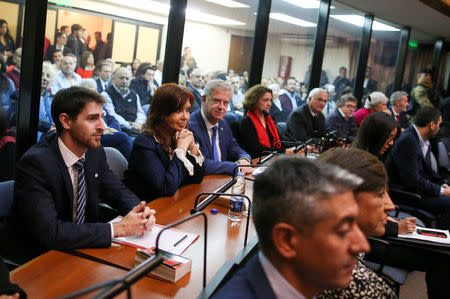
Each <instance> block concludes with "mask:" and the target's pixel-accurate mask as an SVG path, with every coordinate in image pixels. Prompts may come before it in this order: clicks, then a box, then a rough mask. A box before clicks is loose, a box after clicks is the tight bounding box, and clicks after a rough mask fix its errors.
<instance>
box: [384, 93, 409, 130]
mask: <svg viewBox="0 0 450 299" xmlns="http://www.w3.org/2000/svg"><path fill="white" fill-rule="evenodd" d="M389 101H390V103H391V107H389V110H391V112H392V116H393V117H394V119H395V120H396V121H397V123H398V125H399V126H400V128H402V129H406V128H407V127H409V122H408V118H407V117H406V110H407V109H408V107H409V100H408V94H407V93H406V92H404V91H396V92H394V93H393V94H392V95H391V98H390V99H389Z"/></svg>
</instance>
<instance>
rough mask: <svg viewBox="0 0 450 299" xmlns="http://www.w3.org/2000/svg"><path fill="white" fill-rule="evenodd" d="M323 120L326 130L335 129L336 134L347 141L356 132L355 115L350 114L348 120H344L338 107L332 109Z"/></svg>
mask: <svg viewBox="0 0 450 299" xmlns="http://www.w3.org/2000/svg"><path fill="white" fill-rule="evenodd" d="M325 122H326V125H327V129H328V130H337V131H338V132H337V135H338V136H339V137H344V138H346V139H347V142H349V143H350V142H352V141H353V139H354V138H355V136H356V134H357V133H358V127H357V126H356V120H355V117H354V116H352V117H350V118H349V120H348V121H347V120H345V118H344V117H343V116H342V115H341V113H340V112H339V110H338V108H336V109H334V111H333V112H331V113H330V114H329V115H328V116H327V118H326V119H325Z"/></svg>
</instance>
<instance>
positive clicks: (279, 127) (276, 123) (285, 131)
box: [262, 110, 301, 143]
mask: <svg viewBox="0 0 450 299" xmlns="http://www.w3.org/2000/svg"><path fill="white" fill-rule="evenodd" d="M262 114H263V115H264V116H265V117H267V116H269V115H270V113H269V112H267V111H266V110H263V111H262ZM272 120H273V122H274V123H275V126H277V129H279V130H281V131H283V133H284V134H285V136H289V138H291V139H292V140H294V142H297V143H301V141H299V140H297V139H295V138H294V136H292V135H291V134H289V132H288V131H287V130H285V129H284V128H282V127H281V126H280V125H279V124H278V122H277V121H276V120H274V119H273V118H272Z"/></svg>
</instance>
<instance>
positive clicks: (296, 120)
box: [286, 104, 326, 141]
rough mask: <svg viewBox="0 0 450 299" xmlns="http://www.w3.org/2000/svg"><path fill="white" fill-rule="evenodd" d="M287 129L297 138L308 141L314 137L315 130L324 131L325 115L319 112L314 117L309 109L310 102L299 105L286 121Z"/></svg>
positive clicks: (297, 139)
mask: <svg viewBox="0 0 450 299" xmlns="http://www.w3.org/2000/svg"><path fill="white" fill-rule="evenodd" d="M286 127H287V130H288V132H289V134H291V135H292V136H293V137H294V138H295V139H296V140H293V141H306V140H308V139H309V138H311V137H313V133H314V131H319V132H324V131H325V130H326V129H325V117H324V116H323V114H322V113H317V115H316V117H313V116H312V114H311V112H310V111H309V106H308V104H305V105H303V106H301V107H298V108H297V109H295V110H294V111H292V113H291V114H290V115H289V118H288V120H287V123H286Z"/></svg>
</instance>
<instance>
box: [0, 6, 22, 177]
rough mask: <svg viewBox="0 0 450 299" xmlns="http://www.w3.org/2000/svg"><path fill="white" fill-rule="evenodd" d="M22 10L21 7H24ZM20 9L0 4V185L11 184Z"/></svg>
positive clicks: (13, 156) (17, 101) (16, 100)
mask: <svg viewBox="0 0 450 299" xmlns="http://www.w3.org/2000/svg"><path fill="white" fill-rule="evenodd" d="M23 6H24V5H23ZM19 9H20V5H19V4H15V3H9V2H3V1H0V11H1V12H2V15H1V19H2V20H1V21H0V53H1V55H0V60H1V61H0V101H1V105H0V165H1V166H0V182H2V181H7V180H12V179H13V178H14V175H13V174H14V168H15V160H16V159H15V150H16V147H15V140H16V138H15V136H16V134H15V132H16V124H17V107H18V104H19V91H20V68H21V62H22V49H21V48H18V47H17V46H18V44H19V43H20V41H21V36H20V35H19V36H17V32H19V31H20V28H19V24H20V23H21V21H20V20H19V19H18V17H19Z"/></svg>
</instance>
